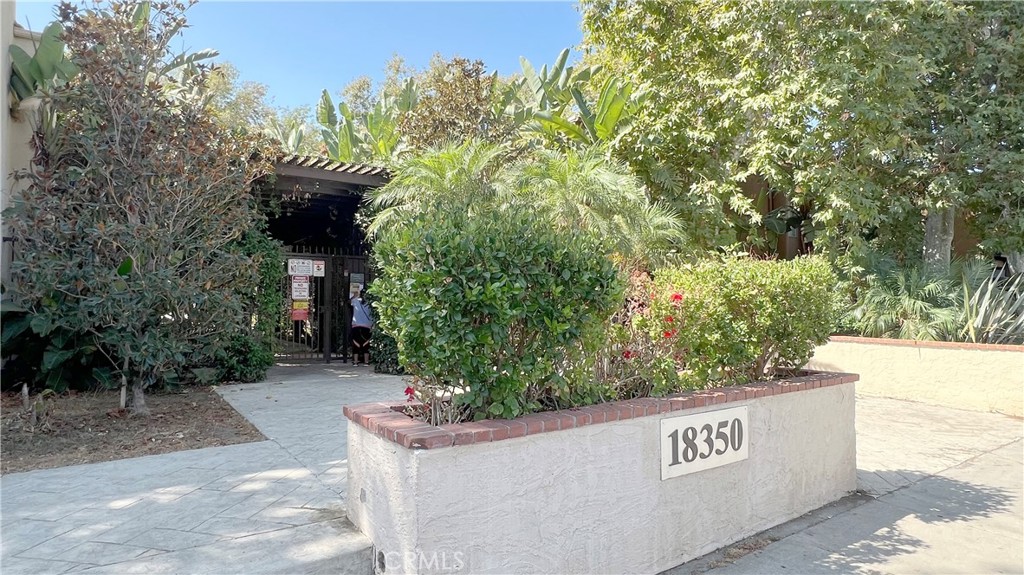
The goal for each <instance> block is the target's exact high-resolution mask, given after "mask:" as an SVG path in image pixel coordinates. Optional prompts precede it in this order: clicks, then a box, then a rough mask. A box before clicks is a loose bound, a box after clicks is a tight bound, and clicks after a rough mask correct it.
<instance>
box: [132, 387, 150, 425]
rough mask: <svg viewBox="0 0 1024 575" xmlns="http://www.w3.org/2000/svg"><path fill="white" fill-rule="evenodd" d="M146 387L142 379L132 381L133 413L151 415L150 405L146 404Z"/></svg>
mask: <svg viewBox="0 0 1024 575" xmlns="http://www.w3.org/2000/svg"><path fill="white" fill-rule="evenodd" d="M145 387H146V386H145V384H143V383H142V381H138V380H137V381H134V382H132V408H131V413H132V415H135V416H141V417H149V407H148V406H146V394H145V391H144V390H145Z"/></svg>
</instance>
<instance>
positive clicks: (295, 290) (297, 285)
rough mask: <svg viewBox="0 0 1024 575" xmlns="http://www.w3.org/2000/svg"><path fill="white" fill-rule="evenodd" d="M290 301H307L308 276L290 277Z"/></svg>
mask: <svg viewBox="0 0 1024 575" xmlns="http://www.w3.org/2000/svg"><path fill="white" fill-rule="evenodd" d="M292 299H301V300H304V299H309V276H292Z"/></svg>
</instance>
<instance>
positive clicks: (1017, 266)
mask: <svg viewBox="0 0 1024 575" xmlns="http://www.w3.org/2000/svg"><path fill="white" fill-rule="evenodd" d="M1004 255H1005V256H1006V264H1007V265H1009V266H1010V273H1014V274H1020V273H1024V252H1013V253H1008V254H1004Z"/></svg>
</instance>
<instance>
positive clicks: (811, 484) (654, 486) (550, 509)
mask: <svg viewBox="0 0 1024 575" xmlns="http://www.w3.org/2000/svg"><path fill="white" fill-rule="evenodd" d="M743 405H746V406H749V412H748V417H749V427H748V435H747V437H748V438H749V458H748V459H746V460H744V461H740V462H738V463H733V464H730V465H726V466H723V467H718V468H714V469H710V470H706V471H702V472H699V473H694V474H691V475H684V476H681V477H676V478H672V479H668V480H666V481H662V480H661V464H660V422H661V420H662V419H664V418H666V417H678V416H680V415H689V414H693V413H701V412H705V411H715V410H717V409H723V408H733V407H737V406H743ZM348 440H349V515H350V518H351V519H352V521H353V522H354V523H355V524H356V525H357V526H358V527H359V528H360V529H361V530H362V531H363V532H364V533H366V534H367V535H368V536H369V537H370V539H371V540H372V541H373V543H374V544H375V546H376V547H377V550H378V552H379V553H382V554H385V558H386V559H387V568H386V572H387V573H396V572H422V573H428V572H429V573H444V572H455V571H459V572H465V573H657V572H660V571H662V570H665V569H668V568H671V567H674V566H676V565H679V564H681V563H683V562H685V561H687V560H689V559H691V558H694V557H698V556H700V555H702V554H704V553H707V552H710V551H712V550H714V549H717V548H719V547H721V546H724V545H727V544H729V543H732V542H734V541H736V540H738V539H741V538H743V537H747V536H749V535H752V534H754V533H757V532H759V531H762V530H764V529H766V528H768V527H771V526H773V525H777V524H779V523H782V522H784V521H787V520H789V519H792V518H794V517H797V516H799V515H801V514H803V513H805V512H807V511H809V510H812V509H815V508H817V507H820V506H822V505H824V504H826V503H828V502H830V501H834V500H836V499H838V498H840V497H842V496H843V495H845V494H847V493H849V492H850V491H852V490H854V489H855V488H856V443H855V435H854V385H853V384H852V383H846V384H842V385H836V386H832V387H827V388H820V389H811V390H807V391H801V392H797V393H789V394H785V395H776V396H771V397H764V398H759V399H751V400H744V401H739V402H734V403H729V404H727V405H716V406H708V407H702V408H694V409H691V410H686V411H682V412H674V413H666V414H661V415H651V416H647V417H640V418H636V419H629V420H625V421H615V422H611V423H604V424H596V425H591V426H587V427H580V428H575V429H568V430H564V431H556V432H552V433H543V434H539V435H528V436H526V437H521V438H516V439H508V440H503V441H495V442H491V443H482V444H473V445H465V446H457V447H451V448H444V449H428V450H410V449H406V448H404V447H401V446H399V445H396V444H394V443H392V442H390V441H387V440H385V439H382V438H380V437H378V436H375V435H373V434H372V433H371V432H370V431H368V430H367V429H365V428H364V427H362V426H360V425H357V424H356V423H353V422H350V423H349V427H348ZM410 537H411V538H410ZM403 560H405V561H407V563H406V565H405V566H403V565H400V564H396V563H399V562H401V561H403ZM442 561H447V568H445V565H443V564H442ZM431 562H433V563H431Z"/></svg>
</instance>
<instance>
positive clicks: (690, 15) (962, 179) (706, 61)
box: [584, 0, 1024, 267]
mask: <svg viewBox="0 0 1024 575" xmlns="http://www.w3.org/2000/svg"><path fill="white" fill-rule="evenodd" d="M584 26H585V29H586V33H587V37H586V42H587V44H588V46H589V47H590V49H591V50H592V51H593V54H594V55H593V56H592V58H594V59H595V60H598V61H600V62H601V63H603V64H605V65H606V66H607V67H610V68H612V69H615V70H617V71H618V72H620V73H622V74H625V75H626V76H627V77H629V78H631V79H632V80H633V81H634V82H636V83H637V84H638V85H639V86H640V87H641V88H642V89H644V90H646V92H647V93H648V95H649V100H648V102H647V104H648V105H646V106H644V107H643V108H642V109H641V110H640V111H639V112H638V114H637V117H636V119H635V121H636V122H637V124H638V128H637V129H636V130H634V131H633V132H632V136H631V138H630V140H629V141H628V142H627V146H629V147H632V151H631V152H630V153H629V154H628V156H630V157H633V158H635V160H634V162H645V161H648V160H649V159H651V158H653V159H655V160H657V163H658V164H659V165H663V166H665V167H666V169H665V171H664V172H663V173H662V174H660V176H659V177H650V178H648V183H649V184H650V185H651V186H652V188H653V189H654V190H656V191H657V192H658V193H660V194H662V195H664V196H666V197H668V198H672V199H674V200H675V201H676V202H677V204H676V205H677V206H679V207H680V209H681V210H682V211H683V212H684V214H686V215H687V219H689V220H690V221H691V222H692V224H693V225H694V226H697V225H698V224H699V222H702V221H703V222H713V221H721V220H722V218H721V217H717V218H711V217H709V216H712V215H717V214H721V213H722V212H723V211H727V212H728V213H729V214H732V215H733V216H734V217H733V218H732V221H730V222H729V226H728V228H726V229H718V230H716V233H715V234H712V235H710V236H709V237H708V239H709V240H714V241H717V242H721V241H723V240H728V238H729V236H730V235H731V234H733V233H734V232H735V231H736V230H738V229H740V228H742V227H743V226H745V225H751V224H754V225H756V224H759V223H760V220H761V217H760V214H759V213H758V212H757V210H756V209H755V205H754V202H753V201H752V199H751V198H749V197H747V196H745V195H744V194H743V193H742V190H741V187H740V185H741V183H742V182H744V181H745V180H747V178H749V177H751V176H754V175H756V176H759V177H761V178H763V179H764V180H766V181H767V182H768V184H769V185H770V186H771V188H772V189H773V190H774V191H779V192H783V193H785V194H786V195H787V196H789V198H790V199H791V201H792V202H793V203H794V204H795V205H798V206H805V207H808V208H809V209H810V210H811V212H812V213H813V221H814V224H815V226H816V227H817V228H818V229H819V231H820V233H819V234H818V238H817V239H818V244H819V245H822V246H825V247H832V248H835V250H836V251H842V250H848V249H853V250H854V251H859V250H861V249H865V248H866V247H867V245H868V244H869V243H871V244H874V245H878V246H880V247H882V248H884V249H887V250H890V251H896V252H900V251H903V252H906V254H905V255H907V256H908V257H914V256H915V255H916V254H921V253H922V246H924V247H925V248H926V249H924V250H923V251H924V256H925V257H926V259H929V260H931V261H933V262H935V263H936V265H938V266H939V267H941V266H942V265H943V264H944V262H946V261H948V253H949V242H950V240H951V233H950V232H951V226H950V225H949V224H950V222H951V221H952V216H953V215H954V214H953V212H955V211H957V210H960V211H962V212H963V213H965V214H966V216H967V221H968V222H969V223H970V224H971V225H972V226H973V230H974V232H975V234H976V235H977V237H979V238H981V242H982V247H983V248H985V249H989V250H1002V251H1021V250H1022V249H1024V215H1022V214H1024V210H1021V209H1020V208H1021V201H1022V200H1021V195H1020V193H1019V189H1020V186H1021V181H1022V179H1021V171H1020V166H1021V153H1022V147H1024V145H1022V130H1021V129H1020V126H1021V125H1024V123H1022V122H1021V118H1022V113H1024V104H1022V102H1024V100H1022V98H1021V86H1022V81H1024V74H1021V73H1020V71H1021V63H1022V58H1024V56H1022V54H1024V51H1022V50H1021V49H1020V46H1021V43H1020V38H1021V33H1022V31H1024V5H1022V4H1020V3H1016V2H952V1H936V2H928V3H853V2H822V3H815V4H807V3H805V2H777V1H768V0H755V1H751V2H740V1H733V0H705V1H695V2H687V3H665V2H657V1H647V0H642V1H636V2H633V1H629V2H627V1H618V0H586V1H585V2H584ZM716 213H717V214H716ZM704 218H707V219H704ZM926 221H927V224H928V225H926ZM908 245H911V246H916V247H913V248H910V249H907V246H908Z"/></svg>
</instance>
